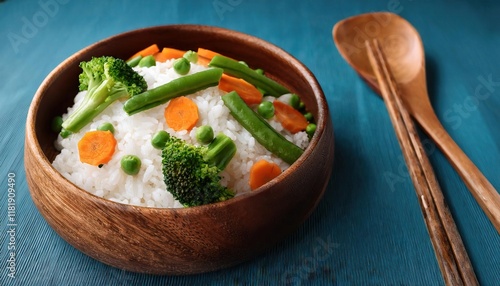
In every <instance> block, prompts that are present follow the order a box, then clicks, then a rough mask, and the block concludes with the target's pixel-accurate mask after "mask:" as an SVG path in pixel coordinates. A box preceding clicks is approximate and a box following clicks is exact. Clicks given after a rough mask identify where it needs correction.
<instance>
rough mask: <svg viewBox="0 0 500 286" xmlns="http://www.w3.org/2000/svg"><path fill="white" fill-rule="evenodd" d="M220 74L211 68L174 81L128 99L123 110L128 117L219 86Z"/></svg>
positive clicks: (220, 71) (220, 70)
mask: <svg viewBox="0 0 500 286" xmlns="http://www.w3.org/2000/svg"><path fill="white" fill-rule="evenodd" d="M222 72H223V70H222V69H219V68H211V69H207V70H204V71H200V72H197V73H194V74H189V75H186V76H183V77H180V78H177V79H174V80H172V81H170V82H167V83H165V84H163V85H160V86H158V87H156V88H153V89H150V90H147V91H145V92H143V93H140V94H138V95H136V96H133V97H131V98H129V99H128V100H127V101H125V103H124V105H123V109H124V110H125V112H127V114H128V115H132V114H135V113H138V112H141V111H144V110H147V109H150V108H153V107H155V106H158V105H161V104H164V103H166V102H167V101H169V100H170V99H172V98H175V97H178V96H182V95H188V94H191V93H194V92H197V91H200V90H203V89H206V88H208V87H211V86H216V85H218V84H219V80H220V78H221V76H222Z"/></svg>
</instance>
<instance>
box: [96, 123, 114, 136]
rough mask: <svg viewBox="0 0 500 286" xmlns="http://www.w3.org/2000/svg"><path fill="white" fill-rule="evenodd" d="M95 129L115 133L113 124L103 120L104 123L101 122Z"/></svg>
mask: <svg viewBox="0 0 500 286" xmlns="http://www.w3.org/2000/svg"><path fill="white" fill-rule="evenodd" d="M97 130H101V131H109V132H111V133H113V134H115V127H114V126H113V124H111V123H109V122H105V123H103V124H101V125H100V126H99V127H97Z"/></svg>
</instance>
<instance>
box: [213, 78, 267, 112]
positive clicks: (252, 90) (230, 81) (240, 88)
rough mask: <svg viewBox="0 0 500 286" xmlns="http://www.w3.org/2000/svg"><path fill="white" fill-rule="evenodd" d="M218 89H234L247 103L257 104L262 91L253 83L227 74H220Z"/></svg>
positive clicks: (260, 98) (226, 90)
mask: <svg viewBox="0 0 500 286" xmlns="http://www.w3.org/2000/svg"><path fill="white" fill-rule="evenodd" d="M219 89H221V90H223V91H225V92H231V91H233V90H234V91H236V93H238V95H239V96H240V97H241V98H242V99H243V101H245V103H246V104H247V105H253V104H259V103H260V102H261V101H262V93H261V92H260V91H259V90H258V89H257V88H256V87H255V86H254V85H252V84H250V83H248V82H247V81H245V80H243V79H239V78H236V77H232V76H229V75H227V74H222V77H221V79H220V81H219Z"/></svg>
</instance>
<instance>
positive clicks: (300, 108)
mask: <svg viewBox="0 0 500 286" xmlns="http://www.w3.org/2000/svg"><path fill="white" fill-rule="evenodd" d="M297 109H298V110H299V111H305V110H306V104H305V103H304V102H303V101H302V100H301V101H300V102H299V107H298V108H297Z"/></svg>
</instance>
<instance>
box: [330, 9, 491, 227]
mask: <svg viewBox="0 0 500 286" xmlns="http://www.w3.org/2000/svg"><path fill="white" fill-rule="evenodd" d="M369 39H377V40H378V41H379V42H380V43H381V45H382V46H383V49H384V51H385V52H386V55H387V58H388V59H387V60H388V62H389V65H390V67H391V69H392V72H393V74H394V78H395V80H396V82H397V84H398V87H399V89H400V91H401V94H402V95H403V96H402V99H403V102H404V104H405V106H406V108H407V109H408V111H409V112H410V114H411V115H412V116H413V118H415V120H416V121H417V122H418V123H419V124H420V126H421V127H422V128H423V129H424V131H425V132H426V133H427V134H428V135H429V136H430V137H431V138H432V139H433V140H434V141H435V142H436V145H437V146H438V147H439V148H440V149H441V151H442V152H443V153H444V155H445V156H446V157H447V158H448V160H449V161H450V162H451V164H452V165H453V167H454V168H455V170H456V171H457V172H458V174H459V175H460V177H461V178H462V180H463V181H464V182H465V184H466V185H467V187H468V189H469V191H470V192H471V193H472V195H473V196H474V198H475V199H476V201H477V202H478V203H479V205H480V206H481V208H482V209H483V211H484V212H485V213H486V215H487V216H488V218H489V219H490V221H491V222H492V224H493V226H494V227H495V228H496V230H497V231H498V232H499V233H500V194H499V193H498V192H497V191H496V190H495V188H494V187H493V186H492V185H491V183H490V182H489V181H488V179H486V177H485V176H484V175H483V174H482V173H481V171H480V170H479V169H478V168H477V167H476V166H475V165H474V163H473V162H472V161H471V160H470V159H469V158H468V157H467V155H466V154H465V153H464V152H463V151H462V150H461V149H460V147H459V146H458V145H457V144H456V143H455V142H454V141H453V139H452V138H451V137H450V135H449V134H448V133H447V132H446V130H445V129H444V127H443V126H442V125H441V123H440V122H439V119H438V118H437V116H436V114H435V112H434V110H433V108H432V106H431V103H430V100H429V96H428V93H427V83H426V78H425V57H424V48H423V45H422V41H421V39H420V35H419V34H418V32H417V31H416V30H415V28H414V27H413V26H412V25H411V24H410V23H408V22H407V21H406V20H405V19H403V18H401V17H400V16H398V15H396V14H393V13H388V12H379V13H368V14H362V15H358V16H354V17H351V18H347V19H345V20H342V21H340V22H338V23H337V24H335V26H334V27H333V40H334V42H335V45H336V46H337V48H338V50H339V52H340V54H341V55H342V56H343V57H344V59H345V60H346V61H347V62H348V63H349V64H350V65H351V66H352V67H353V68H354V69H355V70H356V72H357V73H358V74H359V75H360V76H361V77H362V78H363V79H364V80H365V81H366V82H367V83H368V84H369V85H370V86H371V87H372V88H373V89H374V90H376V91H377V92H378V93H379V94H380V91H379V87H378V82H377V78H376V76H375V74H374V72H373V69H372V67H371V64H370V61H369V59H368V56H367V53H366V46H365V41H366V40H369Z"/></svg>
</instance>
